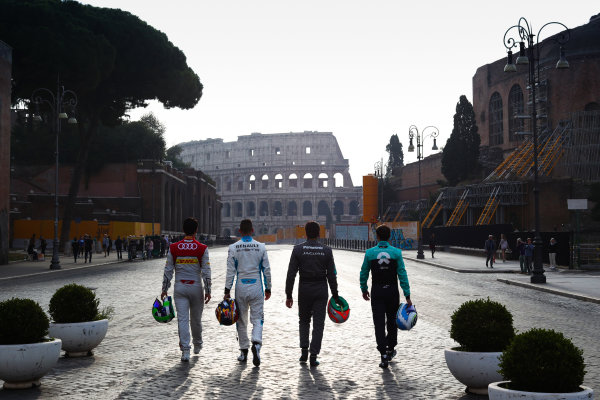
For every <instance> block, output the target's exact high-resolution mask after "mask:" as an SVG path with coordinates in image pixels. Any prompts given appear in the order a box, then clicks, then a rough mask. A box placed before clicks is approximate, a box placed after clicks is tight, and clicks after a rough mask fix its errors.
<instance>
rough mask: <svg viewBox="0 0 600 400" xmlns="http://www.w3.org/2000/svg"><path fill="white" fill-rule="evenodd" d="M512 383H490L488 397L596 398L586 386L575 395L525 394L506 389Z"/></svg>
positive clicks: (529, 399) (532, 399)
mask: <svg viewBox="0 0 600 400" xmlns="http://www.w3.org/2000/svg"><path fill="white" fill-rule="evenodd" d="M508 382H510V381H503V382H494V383H490V385H489V387H488V395H489V397H490V400H507V399H519V400H590V399H593V398H594V391H593V390H592V389H591V388H589V387H586V386H580V387H579V388H580V389H581V391H580V392H573V393H538V392H523V391H520V390H510V389H506V388H505V387H502V386H504V385H505V384H506V383H508Z"/></svg>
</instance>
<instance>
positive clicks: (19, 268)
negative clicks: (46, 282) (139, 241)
mask: <svg viewBox="0 0 600 400" xmlns="http://www.w3.org/2000/svg"><path fill="white" fill-rule="evenodd" d="M51 260H52V253H48V256H47V258H46V259H45V260H44V261H14V262H11V263H9V264H8V265H0V281H2V280H8V279H14V278H18V277H26V276H36V275H42V274H50V273H60V272H61V271H69V270H75V269H83V268H90V267H96V266H99V265H107V264H114V263H118V262H122V261H125V262H127V253H124V254H123V260H118V259H117V253H116V252H113V253H111V254H110V255H109V256H107V257H104V253H100V254H94V255H93V257H92V261H91V262H89V263H84V259H83V258H79V259H78V260H77V263H75V261H74V260H73V257H65V256H61V257H60V267H61V268H60V269H57V270H51V269H50V261H51Z"/></svg>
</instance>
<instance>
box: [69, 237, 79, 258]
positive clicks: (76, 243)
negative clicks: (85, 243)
mask: <svg viewBox="0 0 600 400" xmlns="http://www.w3.org/2000/svg"><path fill="white" fill-rule="evenodd" d="M71 250H72V251H73V261H74V262H75V263H77V256H79V240H77V237H74V238H73V241H72V242H71Z"/></svg>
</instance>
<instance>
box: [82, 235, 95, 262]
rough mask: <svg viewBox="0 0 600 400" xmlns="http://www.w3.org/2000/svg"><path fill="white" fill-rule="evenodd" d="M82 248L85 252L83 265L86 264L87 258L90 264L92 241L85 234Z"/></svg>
mask: <svg viewBox="0 0 600 400" xmlns="http://www.w3.org/2000/svg"><path fill="white" fill-rule="evenodd" d="M83 243H84V244H83V247H84V250H85V261H84V262H83V263H84V264H85V263H87V262H88V257H89V259H90V263H91V262H92V253H93V251H92V249H93V248H94V241H93V240H92V238H91V237H90V235H88V234H87V233H86V234H85V237H84V239H83Z"/></svg>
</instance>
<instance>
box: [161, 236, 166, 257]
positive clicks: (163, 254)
mask: <svg viewBox="0 0 600 400" xmlns="http://www.w3.org/2000/svg"><path fill="white" fill-rule="evenodd" d="M166 248H167V241H166V239H165V236H164V235H163V236H161V237H160V256H161V257H164V256H165V249H166Z"/></svg>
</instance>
